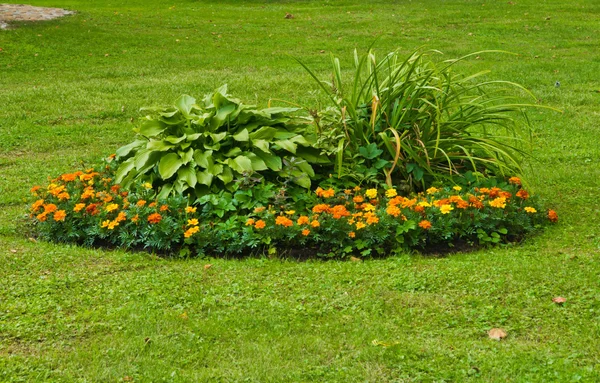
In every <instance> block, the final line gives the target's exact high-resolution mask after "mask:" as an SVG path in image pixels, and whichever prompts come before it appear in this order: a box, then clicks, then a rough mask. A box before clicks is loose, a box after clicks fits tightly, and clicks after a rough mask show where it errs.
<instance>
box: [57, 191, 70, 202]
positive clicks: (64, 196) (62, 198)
mask: <svg viewBox="0 0 600 383" xmlns="http://www.w3.org/2000/svg"><path fill="white" fill-rule="evenodd" d="M69 198H71V196H70V195H69V193H67V192H62V193H60V194H59V195H58V199H59V200H61V201H64V200H66V199H69Z"/></svg>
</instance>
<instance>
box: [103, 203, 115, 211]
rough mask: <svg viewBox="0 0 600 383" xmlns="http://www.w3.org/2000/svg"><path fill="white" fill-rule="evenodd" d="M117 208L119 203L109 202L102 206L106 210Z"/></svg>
mask: <svg viewBox="0 0 600 383" xmlns="http://www.w3.org/2000/svg"><path fill="white" fill-rule="evenodd" d="M118 208H119V205H117V204H116V203H111V204H109V205H106V207H105V208H104V210H106V211H107V212H109V213H110V212H111V211H114V210H117V209H118Z"/></svg>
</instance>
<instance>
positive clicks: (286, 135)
mask: <svg viewBox="0 0 600 383" xmlns="http://www.w3.org/2000/svg"><path fill="white" fill-rule="evenodd" d="M295 136H297V133H294V132H287V131H285V130H279V131H277V133H275V136H274V137H273V138H276V139H278V140H289V139H290V138H292V137H295Z"/></svg>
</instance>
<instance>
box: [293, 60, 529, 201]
mask: <svg viewBox="0 0 600 383" xmlns="http://www.w3.org/2000/svg"><path fill="white" fill-rule="evenodd" d="M438 53H439V52H437V51H428V52H415V53H413V54H411V55H410V56H408V57H407V58H403V57H401V55H400V54H399V53H398V52H391V53H389V54H387V55H386V56H384V57H383V59H381V60H378V59H377V58H376V56H375V54H374V53H373V52H369V53H368V54H366V55H364V56H362V57H359V56H358V55H357V54H356V52H355V58H354V70H353V72H352V79H351V81H345V77H344V74H345V73H343V72H342V70H341V67H340V62H339V60H338V59H337V58H335V57H332V64H333V75H332V80H331V82H327V81H320V80H319V79H318V77H317V76H316V75H315V74H314V73H313V72H311V71H310V69H308V68H307V67H306V66H304V67H305V68H306V69H307V70H308V71H309V73H310V74H311V75H312V77H313V78H314V79H315V80H317V82H318V83H319V85H320V86H321V88H322V89H323V90H324V91H325V92H326V93H327V94H328V96H329V98H330V99H331V102H332V104H333V106H330V107H328V108H326V109H325V110H321V111H315V112H313V117H314V123H315V126H316V129H317V132H318V135H319V140H318V144H317V145H318V146H319V147H321V148H322V149H323V150H325V151H327V152H328V153H330V154H331V155H335V156H336V157H337V160H336V168H337V174H338V176H339V177H344V176H350V177H352V178H355V179H358V180H359V181H360V180H361V179H363V178H365V175H366V176H367V179H366V180H367V181H369V179H373V178H378V179H379V180H380V182H381V181H384V182H386V183H387V184H388V186H392V185H395V186H401V185H404V186H405V187H407V188H408V189H413V190H414V189H421V190H423V189H424V188H427V187H428V186H430V185H431V183H432V182H435V181H440V180H442V181H448V180H449V179H450V180H451V182H456V180H455V179H453V178H455V177H456V176H459V177H460V176H462V175H463V174H465V173H466V172H471V173H475V174H481V175H484V176H505V175H512V174H520V173H521V160H522V158H523V156H524V155H525V154H526V150H525V149H524V145H523V143H526V142H527V138H528V132H529V125H528V121H527V118H526V116H524V113H523V109H524V108H526V107H528V106H531V105H525V104H523V103H522V101H521V94H528V95H531V94H530V93H529V92H527V91H526V90H525V89H524V88H523V87H522V86H520V85H517V84H514V83H511V82H507V81H489V80H482V77H481V76H482V75H483V74H485V73H486V72H480V73H475V74H470V75H463V74H459V73H456V72H455V71H454V65H455V64H456V63H457V62H459V61H461V60H463V59H465V58H467V57H470V56H473V55H476V54H472V55H468V56H465V57H463V58H461V59H457V60H446V61H441V62H439V61H438V62H436V61H434V60H432V59H430V56H431V55H432V54H438ZM480 53H481V52H480ZM480 53H478V54H480ZM302 65H303V64H302Z"/></svg>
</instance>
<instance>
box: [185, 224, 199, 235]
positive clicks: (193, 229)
mask: <svg viewBox="0 0 600 383" xmlns="http://www.w3.org/2000/svg"><path fill="white" fill-rule="evenodd" d="M199 231H200V227H198V226H193V227H190V228H189V229H187V230H186V231H185V233H183V236H184V237H185V238H189V237H191V236H192V235H194V234H195V233H197V232H199Z"/></svg>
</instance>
